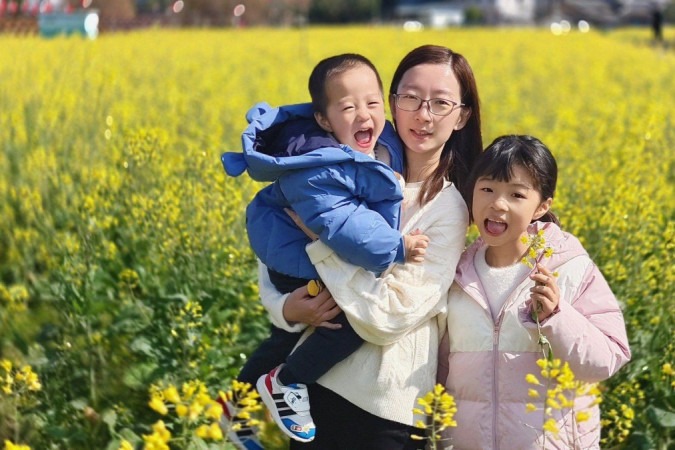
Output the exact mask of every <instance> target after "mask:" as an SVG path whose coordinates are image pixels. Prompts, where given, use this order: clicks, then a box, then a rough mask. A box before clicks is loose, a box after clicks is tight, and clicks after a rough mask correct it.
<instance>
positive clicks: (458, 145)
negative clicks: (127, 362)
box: [259, 45, 482, 450]
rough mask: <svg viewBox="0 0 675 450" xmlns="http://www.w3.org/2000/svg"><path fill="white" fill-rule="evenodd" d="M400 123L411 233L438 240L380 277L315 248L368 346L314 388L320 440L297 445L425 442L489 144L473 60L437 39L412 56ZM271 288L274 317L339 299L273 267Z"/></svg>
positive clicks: (326, 314)
mask: <svg viewBox="0 0 675 450" xmlns="http://www.w3.org/2000/svg"><path fill="white" fill-rule="evenodd" d="M390 105H391V112H392V117H393V119H394V124H395V126H396V129H397V132H398V134H399V136H400V138H401V140H402V141H403V144H404V148H405V170H404V176H405V180H406V187H405V189H404V203H403V211H402V221H401V232H402V233H403V234H407V233H410V232H412V231H413V230H420V231H421V232H422V233H424V234H425V235H427V236H428V237H429V238H430V243H429V247H428V248H427V251H426V254H425V260H424V262H423V263H421V264H395V265H393V266H391V267H390V268H389V269H387V270H386V271H385V272H384V273H383V274H382V275H381V276H380V277H376V276H375V275H374V274H373V273H371V272H368V271H366V270H364V269H361V268H359V267H356V266H353V265H351V264H348V263H346V262H344V261H342V260H341V259H340V258H339V257H337V256H336V255H335V253H334V252H333V251H332V250H330V249H329V248H328V247H327V246H326V245H325V244H323V243H322V242H320V241H316V242H314V243H312V244H310V245H308V246H307V253H308V255H309V256H310V259H311V261H312V263H313V264H314V265H315V267H316V269H317V271H318V273H319V275H320V276H321V279H322V281H323V282H324V284H325V285H326V287H327V288H328V290H329V291H330V293H331V294H332V296H333V299H334V301H335V302H336V303H337V305H338V306H339V308H340V309H341V310H342V311H344V312H345V313H346V314H347V317H348V318H349V322H350V323H351V325H352V326H353V327H354V329H355V330H356V331H357V333H358V334H359V335H360V336H361V337H362V338H364V339H365V341H366V342H365V343H364V344H363V345H362V346H361V347H360V348H359V349H358V350H357V351H356V352H355V353H353V354H352V355H350V356H349V357H348V358H346V359H345V360H343V361H342V362H340V363H339V364H338V365H336V366H335V367H333V369H331V370H330V371H329V372H328V373H327V374H326V375H324V376H323V377H321V378H320V379H319V380H318V382H317V384H314V385H311V386H310V387H309V394H310V395H309V397H310V399H311V414H312V417H313V418H314V422H315V424H316V438H315V439H314V441H313V442H310V443H300V442H291V449H294V450H298V449H321V450H331V449H336V450H358V449H364V450H366V449H367V450H380V449H381V450H397V449H401V450H403V449H414V448H423V446H424V441H419V440H413V439H411V438H410V436H411V435H412V434H413V433H414V432H415V428H414V427H413V424H415V423H416V421H417V420H420V419H422V418H421V417H415V415H414V413H413V408H415V406H416V401H417V398H419V397H421V396H423V395H424V394H425V393H426V392H428V391H429V390H431V389H432V388H433V386H434V384H435V380H436V363H437V350H438V343H439V328H440V329H442V326H443V324H442V323H439V320H438V319H439V318H438V317H437V316H439V314H441V313H443V312H444V310H445V308H446V301H447V293H448V289H449V287H450V285H451V283H452V281H453V276H454V273H455V267H456V265H457V261H458V260H459V257H460V254H461V252H462V250H463V249H464V243H465V236H466V228H467V226H468V223H469V215H468V210H467V207H466V203H465V202H464V200H463V198H462V195H461V194H460V192H461V190H462V188H463V184H464V182H465V177H466V175H467V174H468V172H469V171H470V169H471V167H472V165H473V161H474V160H475V158H476V157H477V155H478V154H479V153H480V152H481V150H482V140H481V133H480V110H479V103H478V92H477V89H476V83H475V79H474V76H473V72H472V70H471V68H470V66H469V64H468V63H467V62H466V60H465V59H464V57H462V56H461V55H459V54H457V53H454V52H453V51H452V50H450V49H448V48H445V47H440V46H434V45H427V46H423V47H419V48H416V49H414V50H412V51H411V52H410V53H408V54H407V55H406V56H405V57H404V58H403V60H402V61H401V62H400V64H399V66H398V68H397V69H396V71H395V73H394V77H393V80H392V83H391V86H390ZM259 274H260V275H261V279H260V283H261V291H260V293H261V297H262V299H263V303H264V304H265V305H266V307H268V309H269V310H270V312H271V314H273V315H274V314H275V312H276V314H277V316H276V317H273V318H272V320H273V321H274V322H275V323H284V322H285V325H287V326H289V327H292V326H294V324H296V323H298V322H300V323H306V324H310V325H321V324H322V323H324V322H326V321H327V320H329V319H330V318H331V317H332V316H333V315H334V314H335V313H336V308H335V307H334V305H333V303H332V302H333V300H331V299H330V298H327V296H325V295H324V297H321V298H322V299H323V301H318V300H317V299H316V298H314V299H311V298H309V297H308V296H307V290H306V288H300V289H298V290H296V291H294V292H293V293H291V294H289V295H288V296H281V295H280V294H278V293H277V292H276V291H274V290H273V288H272V286H271V283H270V282H269V279H267V277H266V276H265V274H266V271H264V270H261V271H259Z"/></svg>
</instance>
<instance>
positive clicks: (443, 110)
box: [394, 94, 464, 116]
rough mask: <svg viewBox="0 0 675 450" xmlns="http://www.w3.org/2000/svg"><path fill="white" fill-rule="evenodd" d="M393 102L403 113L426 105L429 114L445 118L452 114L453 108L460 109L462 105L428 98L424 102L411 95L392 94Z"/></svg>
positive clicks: (444, 99) (442, 99) (446, 100)
mask: <svg viewBox="0 0 675 450" xmlns="http://www.w3.org/2000/svg"><path fill="white" fill-rule="evenodd" d="M394 102H395V103H396V106H397V107H398V108H400V109H402V110H403V111H417V110H419V109H420V108H421V107H422V105H423V104H425V103H426V104H427V108H429V112H430V113H431V114H434V115H436V116H447V115H449V114H450V113H452V112H453V111H454V110H455V108H461V107H462V106H464V103H457V102H455V101H452V100H448V99H446V98H430V99H429V100H424V99H421V98H419V97H418V96H416V95H412V94H394Z"/></svg>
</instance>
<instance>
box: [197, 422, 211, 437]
mask: <svg viewBox="0 0 675 450" xmlns="http://www.w3.org/2000/svg"><path fill="white" fill-rule="evenodd" d="M195 434H196V435H197V436H198V437H200V438H202V439H206V438H207V437H208V435H209V426H208V425H205V424H204V425H199V426H198V427H197V429H196V430H195Z"/></svg>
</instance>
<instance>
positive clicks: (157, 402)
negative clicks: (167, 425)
mask: <svg viewBox="0 0 675 450" xmlns="http://www.w3.org/2000/svg"><path fill="white" fill-rule="evenodd" d="M148 406H150V408H152V409H153V410H155V411H157V412H158V413H160V414H161V415H163V416H165V415H166V414H167V413H168V412H169V408H167V406H166V404H165V403H164V401H163V400H162V398H161V397H160V396H159V395H153V396H152V398H151V399H150V402H149V403H148Z"/></svg>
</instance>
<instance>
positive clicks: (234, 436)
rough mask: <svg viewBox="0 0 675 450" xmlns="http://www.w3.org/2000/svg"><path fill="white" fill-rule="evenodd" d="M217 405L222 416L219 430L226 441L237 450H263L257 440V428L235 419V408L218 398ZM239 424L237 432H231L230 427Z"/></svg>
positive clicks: (243, 420) (238, 418)
mask: <svg viewBox="0 0 675 450" xmlns="http://www.w3.org/2000/svg"><path fill="white" fill-rule="evenodd" d="M218 403H220V406H222V407H223V414H222V415H221V416H220V423H219V425H220V429H221V430H223V433H226V434H227V439H228V441H229V442H230V443H231V444H232V445H234V448H236V449H237V450H265V449H264V448H263V446H262V444H261V443H260V441H259V440H258V431H260V430H259V429H258V427H257V426H256V427H251V426H248V425H246V422H247V421H246V420H245V419H242V418H240V417H237V416H236V414H237V409H236V408H235V406H234V405H233V404H232V403H230V402H228V401H225V400H223V399H222V398H218ZM236 424H239V429H238V430H236V431H235V430H233V429H232V425H236Z"/></svg>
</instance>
